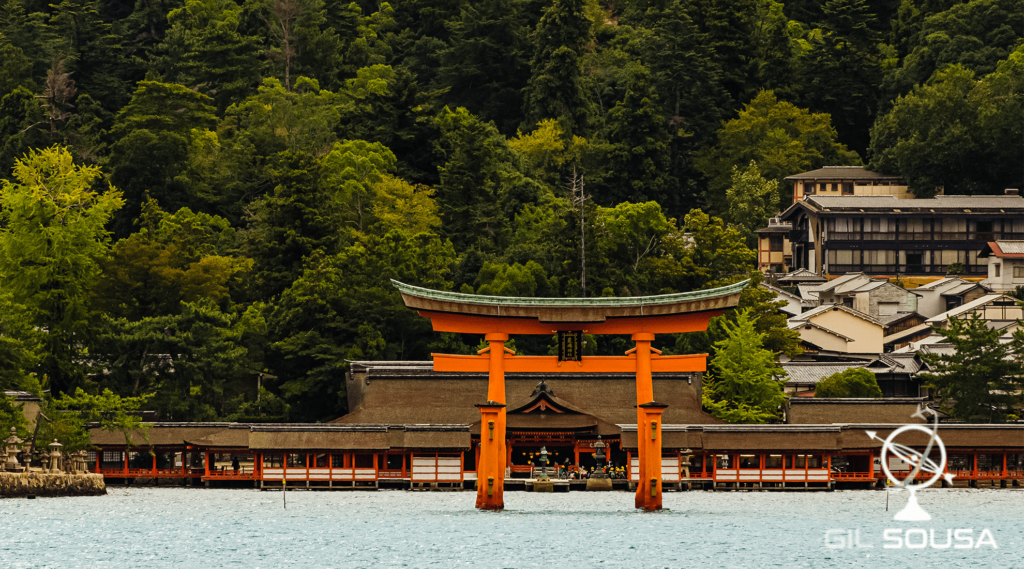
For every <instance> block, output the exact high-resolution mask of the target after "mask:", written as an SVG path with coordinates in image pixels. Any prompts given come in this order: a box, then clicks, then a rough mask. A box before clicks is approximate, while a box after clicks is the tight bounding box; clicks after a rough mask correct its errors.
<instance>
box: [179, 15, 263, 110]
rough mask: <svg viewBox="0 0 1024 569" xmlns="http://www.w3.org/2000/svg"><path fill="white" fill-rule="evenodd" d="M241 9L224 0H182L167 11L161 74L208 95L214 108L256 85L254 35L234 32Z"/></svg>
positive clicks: (237, 29) (256, 69) (241, 95)
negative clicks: (182, 3) (181, 5)
mask: <svg viewBox="0 0 1024 569" xmlns="http://www.w3.org/2000/svg"><path fill="white" fill-rule="evenodd" d="M240 17H241V8H239V7H238V5H237V4H235V3H234V2H231V1H229V0H185V5H184V7H181V8H178V9H176V10H171V12H170V13H168V15H167V20H168V21H169V22H170V23H171V28H170V29H169V30H168V31H167V36H166V38H167V39H166V41H165V42H164V44H163V46H162V51H163V54H164V55H163V56H162V57H161V58H160V64H159V67H160V69H161V72H162V73H163V79H164V80H165V81H168V82H171V83H180V84H182V85H185V86H187V87H189V88H190V89H196V90H198V91H199V92H201V93H204V94H207V95H210V96H211V97H212V98H213V99H214V101H216V106H217V110H218V111H220V112H223V111H224V110H225V109H227V108H228V106H229V105H230V104H231V103H232V102H234V101H237V100H239V99H241V98H242V97H245V96H246V95H248V94H249V93H250V92H251V91H253V90H255V89H256V85H257V84H258V82H259V75H258V69H259V65H258V64H257V61H258V54H259V47H258V44H257V41H256V38H254V37H251V36H246V35H243V34H242V33H240V32H239V19H240Z"/></svg>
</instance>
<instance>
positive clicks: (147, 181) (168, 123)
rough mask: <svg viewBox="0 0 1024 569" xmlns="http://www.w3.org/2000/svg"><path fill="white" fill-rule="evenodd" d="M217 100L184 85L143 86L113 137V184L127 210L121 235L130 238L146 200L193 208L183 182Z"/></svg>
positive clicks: (210, 123) (172, 207)
mask: <svg viewBox="0 0 1024 569" xmlns="http://www.w3.org/2000/svg"><path fill="white" fill-rule="evenodd" d="M212 102H213V101H212V100H211V99H210V98H209V97H207V96H205V95H201V94H199V93H196V92H194V91H191V90H189V89H187V88H185V87H183V86H181V85H174V84H169V83H157V82H154V81H140V82H139V86H138V89H137V90H136V91H135V95H134V96H132V101H131V103H129V104H128V105H127V106H125V108H124V109H122V110H121V112H120V113H118V115H117V119H116V121H115V123H114V128H113V130H112V132H111V134H112V135H113V137H114V138H115V139H116V142H115V143H114V144H113V146H112V147H111V157H110V166H111V169H112V172H111V180H112V181H113V182H114V184H115V185H117V186H118V187H119V188H121V189H122V191H124V194H125V201H126V202H127V204H126V207H125V208H124V210H123V211H122V212H121V213H120V217H119V219H118V223H117V233H118V234H119V235H121V236H126V235H128V233H129V232H130V231H131V227H132V221H133V220H134V219H135V218H136V217H137V216H138V215H139V212H140V211H141V207H142V202H143V200H144V199H145V195H146V194H148V195H149V196H151V197H152V198H154V199H156V201H157V203H158V204H159V205H160V207H162V208H164V209H165V210H170V211H177V210H178V209H179V208H181V207H184V206H187V205H191V204H190V199H189V195H188V193H189V187H188V185H187V184H185V183H183V180H181V179H180V176H181V174H182V173H183V171H184V169H185V168H186V161H187V160H188V158H189V152H190V147H191V145H192V141H193V139H194V137H195V130H196V129H199V130H205V129H209V128H212V127H213V126H214V125H215V124H216V121H217V118H216V116H214V114H213V112H214V109H213V107H212V106H211V105H210V103H212Z"/></svg>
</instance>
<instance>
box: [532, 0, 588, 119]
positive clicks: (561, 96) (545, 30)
mask: <svg viewBox="0 0 1024 569" xmlns="http://www.w3.org/2000/svg"><path fill="white" fill-rule="evenodd" d="M592 33H593V27H592V25H591V22H590V20H589V19H588V18H587V15H586V11H585V2H584V0H555V2H554V3H553V4H552V5H551V6H549V7H548V8H547V9H546V10H545V11H544V15H543V16H542V17H541V19H540V22H539V23H538V24H537V29H536V31H535V32H534V35H533V46H534V52H533V59H532V60H531V62H530V68H531V76H530V80H529V82H528V83H527V87H526V93H525V95H526V106H525V114H526V125H527V126H531V125H534V124H536V123H538V122H540V121H541V120H543V119H556V120H558V122H559V124H560V125H561V126H562V128H563V129H564V130H565V131H566V132H568V133H569V134H576V135H585V134H586V133H587V132H588V129H589V127H590V124H591V121H592V120H593V117H592V115H593V114H594V108H593V103H591V99H590V96H589V95H588V93H587V85H586V76H585V75H584V73H583V56H584V52H585V51H586V49H587V46H588V44H590V42H591V40H592V37H593V36H592Z"/></svg>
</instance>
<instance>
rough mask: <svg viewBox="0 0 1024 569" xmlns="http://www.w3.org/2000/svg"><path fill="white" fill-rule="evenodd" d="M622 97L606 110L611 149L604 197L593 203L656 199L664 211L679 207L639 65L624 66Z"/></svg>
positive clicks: (663, 135) (657, 111)
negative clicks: (626, 74) (626, 76)
mask: <svg viewBox="0 0 1024 569" xmlns="http://www.w3.org/2000/svg"><path fill="white" fill-rule="evenodd" d="M629 76H630V77H629V83H628V86H627V88H626V96H625V98H624V99H623V100H622V101H619V102H618V103H617V104H616V105H615V108H613V109H612V110H610V111H608V130H609V138H610V139H611V140H612V141H613V143H614V147H613V150H612V152H611V155H610V156H609V158H610V161H611V165H612V167H611V175H610V176H609V179H608V181H607V184H608V195H598V196H596V199H597V200H598V203H604V204H605V205H607V206H612V205H615V204H618V203H620V202H624V201H629V202H646V201H649V200H656V201H658V202H659V203H661V204H662V205H663V206H665V207H666V208H669V209H670V210H673V209H677V208H679V207H680V206H681V205H682V204H680V203H679V202H678V201H677V200H676V199H674V198H676V197H677V196H676V195H675V192H673V190H674V186H675V181H674V180H673V179H672V178H671V177H670V176H669V175H668V170H669V135H668V131H667V129H666V127H665V123H666V121H665V118H664V117H663V116H662V114H661V106H660V105H659V104H658V102H657V96H656V95H655V94H654V89H653V87H652V86H651V81H650V72H649V71H648V70H647V68H645V67H643V66H642V65H640V64H633V65H632V66H631V67H630V72H629Z"/></svg>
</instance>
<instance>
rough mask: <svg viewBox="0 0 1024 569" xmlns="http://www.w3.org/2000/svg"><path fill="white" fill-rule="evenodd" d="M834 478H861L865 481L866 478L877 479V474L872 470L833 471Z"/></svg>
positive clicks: (855, 479)
mask: <svg viewBox="0 0 1024 569" xmlns="http://www.w3.org/2000/svg"><path fill="white" fill-rule="evenodd" d="M832 479H833V480H843V481H847V480H854V481H857V480H860V481H864V480H874V479H875V475H874V473H872V472H833V473H832Z"/></svg>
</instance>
